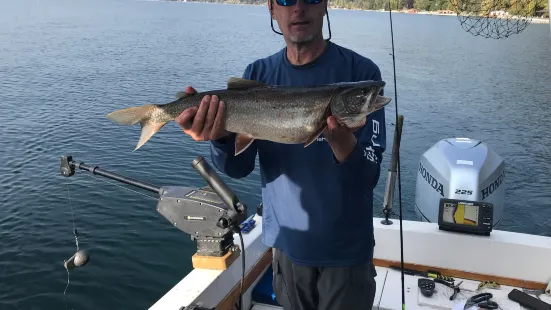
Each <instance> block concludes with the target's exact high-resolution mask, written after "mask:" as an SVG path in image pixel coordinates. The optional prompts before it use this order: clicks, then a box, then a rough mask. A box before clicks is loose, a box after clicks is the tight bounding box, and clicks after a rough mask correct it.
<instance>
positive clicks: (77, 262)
mask: <svg viewBox="0 0 551 310" xmlns="http://www.w3.org/2000/svg"><path fill="white" fill-rule="evenodd" d="M192 167H193V168H194V169H195V170H196V171H197V172H198V173H199V175H200V176H201V177H203V178H204V179H205V181H206V182H207V183H208V186H204V187H200V188H193V187H186V186H160V187H159V186H155V185H152V184H148V183H145V182H142V181H139V180H136V179H132V178H128V177H125V176H122V175H119V174H116V173H113V172H109V171H106V170H104V169H101V168H99V167H97V166H91V165H87V164H85V163H84V162H78V161H75V160H73V158H72V156H70V155H66V156H62V157H61V164H60V170H61V174H62V175H63V176H65V177H70V176H73V175H74V174H75V172H76V171H77V170H84V171H88V172H90V173H92V174H94V175H99V176H102V177H105V178H108V179H111V180H115V181H118V182H121V183H125V184H128V185H132V186H134V187H138V188H140V189H144V190H147V191H150V192H153V193H156V194H158V195H159V199H158V203H157V211H158V212H159V213H160V214H161V215H162V216H163V217H165V218H166V219H167V220H168V221H169V222H170V223H171V224H172V225H174V226H176V227H177V228H178V229H180V230H181V231H183V232H185V233H187V234H189V235H190V236H191V238H192V240H193V241H194V242H195V244H196V247H197V252H196V254H195V255H193V257H192V260H193V266H194V268H206V269H219V270H220V269H226V268H227V267H228V266H229V265H230V264H231V263H232V262H233V261H235V259H236V258H237V257H238V256H239V254H238V253H239V252H240V251H239V248H238V247H236V246H235V245H234V237H233V234H234V233H239V234H240V236H241V228H240V223H241V222H243V221H244V220H245V219H246V216H247V206H246V205H245V204H244V203H242V202H241V201H240V200H239V199H238V198H237V196H236V195H235V194H234V193H233V191H232V190H230V188H229V187H228V186H227V185H226V184H225V183H224V182H223V181H222V180H221V179H220V177H219V176H218V174H217V173H216V172H215V171H214V170H213V169H212V168H211V167H210V165H209V164H208V163H207V161H206V160H205V159H204V158H203V157H201V156H199V157H197V158H196V159H195V160H193V162H192ZM75 237H76V231H75ZM241 244H243V242H242V243H241ZM83 255H84V256H85V258H84V259H83V258H82V257H81V256H83ZM83 260H84V262H82V261H83ZM87 262H88V256H87V253H85V252H83V251H82V250H79V251H77V254H75V255H73V257H71V258H70V259H69V260H67V261H66V262H65V266H66V268H69V269H71V268H74V267H79V266H83V265H85V264H86V263H87Z"/></svg>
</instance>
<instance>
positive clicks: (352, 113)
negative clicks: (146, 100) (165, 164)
mask: <svg viewBox="0 0 551 310" xmlns="http://www.w3.org/2000/svg"><path fill="white" fill-rule="evenodd" d="M384 86H385V82H383V81H361V82H348V83H336V84H326V85H320V86H314V87H295V86H269V85H266V84H263V83H260V82H256V81H252V80H247V79H241V78H234V77H232V78H230V79H229V80H228V85H227V89H220V90H212V91H206V92H198V93H195V94H192V95H188V94H185V93H183V92H180V93H178V94H177V98H178V99H177V100H175V101H172V102H169V103H166V104H146V105H143V106H139V107H132V108H127V109H122V110H117V111H114V112H112V113H109V114H108V115H107V118H109V119H110V120H111V121H113V122H115V123H117V124H120V125H135V124H140V126H141V136H140V140H139V141H138V145H137V146H136V149H135V150H137V149H139V148H140V147H141V146H142V145H144V143H145V142H147V140H149V139H150V138H151V137H152V136H153V135H154V134H155V133H156V132H158V131H159V130H160V129H161V128H162V127H163V126H164V125H166V123H168V122H169V121H173V120H174V119H175V118H176V117H177V116H178V115H180V113H182V112H183V111H184V110H185V109H187V108H189V107H192V106H199V104H200V103H201V100H202V98H203V96H205V95H217V96H218V97H219V98H220V100H222V101H224V103H225V104H226V118H225V120H224V127H223V128H224V129H225V130H227V131H229V132H233V133H236V134H237V135H236V139H235V155H238V154H240V153H241V152H243V151H244V150H246V149H247V147H249V145H251V143H252V142H253V141H254V140H255V139H258V140H268V141H273V142H279V143H286V144H300V143H302V144H304V147H307V146H308V145H310V144H311V143H312V142H314V141H315V140H316V138H318V136H319V135H321V133H322V132H323V131H324V130H325V128H326V127H327V117H328V116H330V115H332V116H334V117H335V118H336V119H337V121H338V122H339V123H340V124H343V125H345V126H347V127H349V128H357V127H361V126H363V125H365V122H366V119H367V115H369V114H370V113H373V112H375V111H377V110H379V109H381V108H383V107H384V106H385V105H387V104H388V103H389V102H390V100H391V99H390V98H387V97H384V96H379V92H380V90H381V89H383V88H384Z"/></svg>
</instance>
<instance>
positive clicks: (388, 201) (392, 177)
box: [381, 0, 406, 310]
mask: <svg viewBox="0 0 551 310" xmlns="http://www.w3.org/2000/svg"><path fill="white" fill-rule="evenodd" d="M388 10H389V19H390V38H391V43H392V54H391V55H392V68H393V73H394V74H393V77H394V108H395V111H396V123H395V131H394V142H393V145H392V155H391V161H390V168H389V171H388V179H387V188H386V191H385V197H384V202H383V205H384V208H383V213H384V215H385V219H384V220H383V221H381V223H382V224H384V225H390V224H392V221H390V220H389V219H388V217H389V216H390V215H392V214H393V212H392V201H393V198H394V186H395V182H396V177H397V178H398V204H399V209H400V214H399V220H400V269H401V282H402V310H405V309H406V294H405V281H404V233H403V227H402V180H401V178H400V175H401V173H400V141H401V136H402V126H403V122H404V116H403V115H399V114H398V88H397V85H396V57H395V49H394V28H393V22H392V4H391V2H390V0H388Z"/></svg>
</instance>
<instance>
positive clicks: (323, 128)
mask: <svg viewBox="0 0 551 310" xmlns="http://www.w3.org/2000/svg"><path fill="white" fill-rule="evenodd" d="M325 128H327V124H325V125H323V126H321V127H320V129H318V130H317V131H316V132H314V133H313V134H312V135H310V136H309V137H308V139H306V142H304V148H307V147H308V146H309V145H310V144H312V143H314V141H316V139H317V138H318V137H319V136H320V135H321V133H322V132H323V131H324V130H325Z"/></svg>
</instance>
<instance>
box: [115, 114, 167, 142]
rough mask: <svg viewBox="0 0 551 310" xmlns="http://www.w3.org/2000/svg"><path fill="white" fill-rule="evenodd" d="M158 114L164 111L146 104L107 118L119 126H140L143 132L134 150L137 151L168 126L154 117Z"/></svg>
mask: <svg viewBox="0 0 551 310" xmlns="http://www.w3.org/2000/svg"><path fill="white" fill-rule="evenodd" d="M158 112H162V111H161V109H159V107H158V106H157V105H154V104H146V105H143V106H139V107H132V108H127V109H122V110H117V111H114V112H111V113H109V114H107V118H108V119H110V120H111V121H112V122H114V123H116V124H119V125H136V124H140V127H141V129H142V131H141V135H140V140H139V141H138V145H137V146H136V148H135V149H134V151H136V150H137V149H139V148H140V147H142V145H144V144H145V143H146V142H147V141H148V140H149V139H150V138H151V137H152V136H153V135H154V134H156V133H157V132H158V131H159V130H160V129H161V128H162V127H163V126H164V125H166V124H167V121H159V120H158V119H159V118H158V117H154V116H156V115H158V114H159V113H158Z"/></svg>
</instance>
